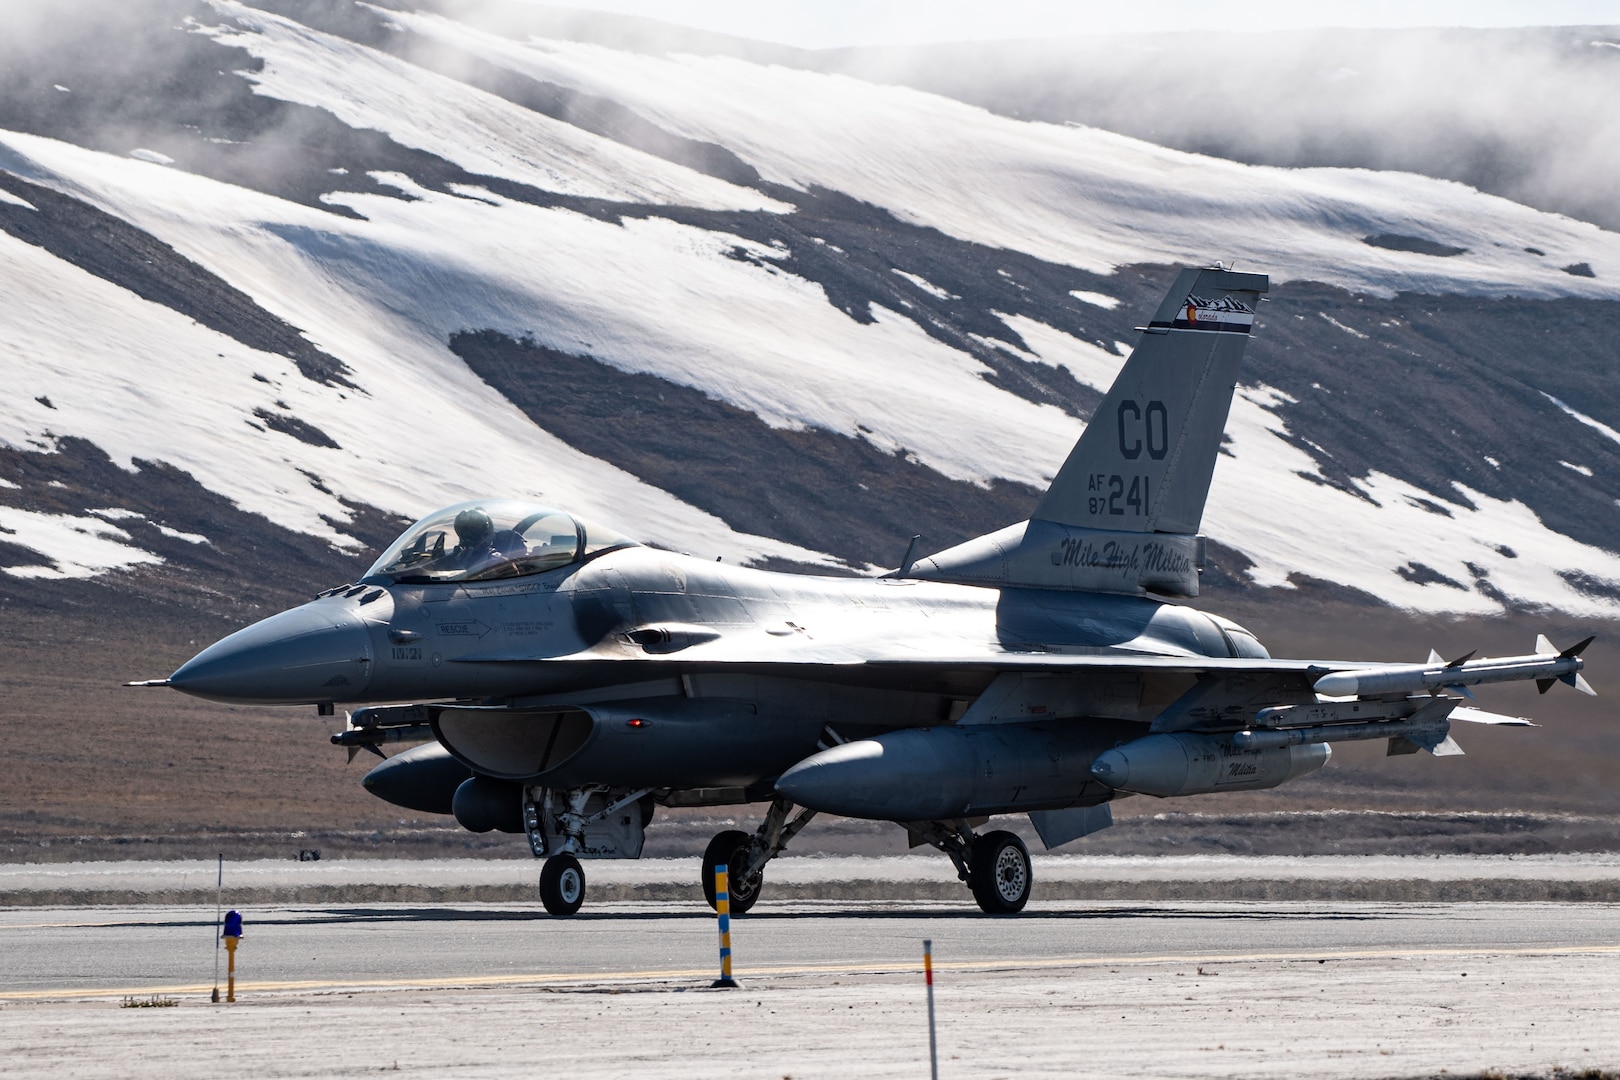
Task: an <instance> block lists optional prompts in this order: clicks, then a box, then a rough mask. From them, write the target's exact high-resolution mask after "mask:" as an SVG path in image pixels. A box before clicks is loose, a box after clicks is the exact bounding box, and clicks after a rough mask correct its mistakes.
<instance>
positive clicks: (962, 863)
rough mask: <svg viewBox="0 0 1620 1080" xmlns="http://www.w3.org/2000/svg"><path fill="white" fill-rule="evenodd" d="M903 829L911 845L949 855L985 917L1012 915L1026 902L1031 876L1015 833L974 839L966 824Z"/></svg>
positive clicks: (937, 823) (938, 823)
mask: <svg viewBox="0 0 1620 1080" xmlns="http://www.w3.org/2000/svg"><path fill="white" fill-rule="evenodd" d="M906 829H907V830H908V831H909V832H910V833H911V834H912V837H913V840H914V842H921V843H925V844H929V845H931V846H933V847H936V848H938V849H939V850H940V851H943V852H944V853H945V854H946V855H948V856H950V859H951V862H952V863H954V864H956V876H957V877H959V878H961V879H962V880H963V881H965V882H966V883H967V886H968V888H969V889H970V890H971V891H972V893H973V899H974V901H975V902H977V903H978V905H979V910H980V911H983V912H984V913H985V914H986V915H1016V914H1018V913H1019V912H1020V911H1023V910H1024V905H1025V904H1027V903H1029V894H1030V890H1031V888H1032V887H1033V886H1034V884H1035V874H1034V872H1033V870H1032V868H1031V866H1030V862H1029V849H1028V848H1027V847H1025V846H1024V842H1023V841H1022V840H1020V839H1019V838H1018V837H1017V836H1016V835H1015V834H1013V833H1010V832H1007V831H1006V830H1005V829H997V830H995V831H994V832H987V833H985V834H984V835H982V836H976V835H974V832H973V829H972V827H971V826H970V825H969V824H968V823H967V822H966V821H922V822H910V823H907V824H906Z"/></svg>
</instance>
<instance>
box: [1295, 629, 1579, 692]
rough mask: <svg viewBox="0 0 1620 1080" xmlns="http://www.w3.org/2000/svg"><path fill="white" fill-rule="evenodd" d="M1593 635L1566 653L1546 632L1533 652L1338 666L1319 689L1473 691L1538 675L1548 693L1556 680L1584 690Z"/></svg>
mask: <svg viewBox="0 0 1620 1080" xmlns="http://www.w3.org/2000/svg"><path fill="white" fill-rule="evenodd" d="M1590 640H1591V639H1590V638H1588V639H1587V641H1583V642H1580V643H1579V644H1577V645H1575V646H1572V647H1571V649H1570V650H1569V651H1568V652H1566V653H1557V652H1553V651H1552V649H1551V646H1547V647H1545V648H1543V643H1544V642H1545V641H1546V637H1545V636H1543V637H1541V638H1540V639H1539V640H1538V641H1537V651H1536V652H1535V653H1534V654H1532V655H1530V656H1509V657H1504V658H1501V659H1492V658H1490V657H1486V658H1483V659H1480V660H1474V659H1472V658H1473V655H1474V654H1473V653H1472V652H1470V653H1468V654H1466V655H1464V656H1461V657H1458V658H1457V659H1456V660H1453V661H1451V662H1450V663H1448V664H1445V665H1444V666H1440V665H1438V664H1436V663H1435V662H1433V661H1432V660H1431V661H1430V662H1429V663H1427V664H1380V665H1377V666H1375V667H1366V668H1353V669H1350V670H1343V671H1334V672H1331V673H1329V674H1326V675H1323V676H1321V677H1320V678H1318V679H1317V680H1316V682H1315V689H1316V692H1317V693H1318V694H1322V695H1325V696H1328V697H1376V696H1379V695H1384V694H1416V693H1422V692H1424V691H1428V692H1429V693H1435V692H1437V691H1440V690H1449V691H1451V692H1453V693H1457V694H1462V695H1464V696H1467V697H1472V696H1473V695H1472V694H1470V693H1468V691H1467V689H1466V688H1467V687H1470V686H1478V685H1479V684H1481V683H1495V682H1518V681H1520V680H1531V679H1533V680H1535V682H1536V685H1537V686H1538V687H1539V688H1540V689H1541V691H1542V693H1546V691H1547V689H1548V688H1549V687H1550V686H1551V685H1552V684H1553V683H1554V682H1559V681H1562V682H1566V683H1569V685H1571V686H1573V687H1575V689H1577V690H1580V691H1581V692H1582V693H1586V694H1591V693H1593V690H1592V688H1591V687H1590V686H1588V685H1586V680H1585V679H1583V678H1581V676H1580V670H1581V667H1582V666H1583V663H1584V662H1583V661H1582V660H1581V659H1580V657H1579V656H1578V655H1577V653H1578V652H1579V650H1581V649H1584V648H1585V647H1586V646H1587V644H1588V643H1589V642H1590Z"/></svg>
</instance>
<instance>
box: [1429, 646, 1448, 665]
mask: <svg viewBox="0 0 1620 1080" xmlns="http://www.w3.org/2000/svg"><path fill="white" fill-rule="evenodd" d="M1425 663H1429V664H1443V663H1445V660H1444V659H1443V658H1442V657H1441V656H1440V654H1439V653H1438V652H1436V651H1435V650H1434V649H1430V650H1429V659H1428V660H1426V661H1425Z"/></svg>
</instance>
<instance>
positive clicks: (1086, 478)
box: [1034, 269, 1267, 534]
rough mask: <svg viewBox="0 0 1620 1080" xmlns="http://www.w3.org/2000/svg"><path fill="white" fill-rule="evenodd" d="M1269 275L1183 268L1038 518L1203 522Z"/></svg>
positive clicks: (1128, 528)
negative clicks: (1223, 440) (1245, 351)
mask: <svg viewBox="0 0 1620 1080" xmlns="http://www.w3.org/2000/svg"><path fill="white" fill-rule="evenodd" d="M1266 287H1267V279H1266V275H1264V274H1238V273H1234V272H1232V271H1230V270H1222V269H1212V270H1193V269H1188V270H1183V271H1182V272H1181V273H1180V275H1178V276H1177V277H1176V282H1175V284H1174V285H1173V286H1172V287H1171V289H1170V293H1169V295H1168V296H1166V297H1165V298H1164V302H1163V303H1161V304H1160V305H1159V310H1158V311H1157V312H1155V313H1154V316H1153V321H1152V322H1151V323H1149V324H1148V326H1147V328H1146V331H1145V332H1144V333H1143V335H1142V340H1141V343H1140V344H1138V345H1137V346H1136V348H1135V350H1133V351H1132V352H1131V355H1130V358H1129V359H1128V360H1126V361H1125V366H1124V367H1123V368H1122V369H1121V370H1120V373H1119V377H1118V378H1116V379H1115V380H1114V385H1113V386H1112V387H1111V388H1110V389H1109V391H1108V395H1107V396H1106V397H1105V398H1103V402H1102V404H1101V405H1100V406H1098V408H1097V411H1096V413H1095V414H1093V416H1092V418H1091V423H1090V424H1089V425H1088V426H1087V427H1086V430H1085V433H1084V434H1083V435H1081V436H1080V441H1079V443H1077V444H1076V445H1075V448H1074V450H1073V451H1072V452H1071V453H1070V454H1069V459H1068V460H1067V461H1066V462H1064V463H1063V468H1062V469H1060V470H1059V471H1058V474H1057V477H1056V479H1054V480H1053V481H1052V486H1051V488H1049V489H1048V490H1047V492H1046V495H1045V496H1044V497H1043V498H1042V499H1041V501H1040V503H1039V504H1038V505H1037V506H1036V507H1035V513H1034V517H1036V518H1038V519H1041V520H1044V521H1052V522H1057V523H1058V524H1061V525H1076V526H1080V527H1082V528H1090V529H1106V530H1110V531H1114V532H1146V533H1151V532H1158V533H1182V534H1191V533H1196V532H1197V531H1198V523H1199V521H1200V520H1201V519H1202V518H1203V516H1204V500H1205V498H1206V497H1207V496H1208V494H1209V482H1210V477H1211V475H1212V474H1213V473H1214V471H1215V456H1216V454H1218V453H1219V452H1220V446H1221V435H1222V432H1223V431H1224V430H1225V428H1226V414H1227V412H1228V410H1229V409H1230V408H1231V405H1232V390H1233V387H1234V386H1235V385H1236V382H1237V374H1238V367H1239V366H1240V365H1241V364H1242V362H1243V348H1244V346H1245V345H1247V344H1248V341H1249V330H1250V328H1251V327H1252V326H1253V325H1254V311H1255V306H1256V304H1257V302H1258V301H1259V299H1260V294H1261V293H1263V292H1265V291H1266Z"/></svg>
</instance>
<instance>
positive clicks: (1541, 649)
mask: <svg viewBox="0 0 1620 1080" xmlns="http://www.w3.org/2000/svg"><path fill="white" fill-rule="evenodd" d="M1536 655H1537V656H1557V655H1558V649H1557V647H1556V646H1555V645H1553V643H1552V642H1550V641H1548V640H1547V635H1546V634H1537V635H1536Z"/></svg>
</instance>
